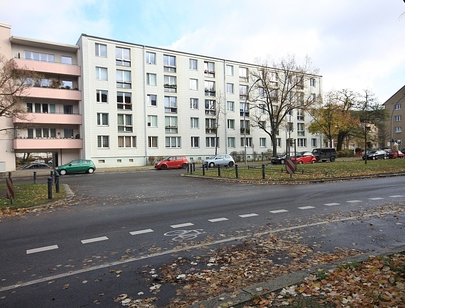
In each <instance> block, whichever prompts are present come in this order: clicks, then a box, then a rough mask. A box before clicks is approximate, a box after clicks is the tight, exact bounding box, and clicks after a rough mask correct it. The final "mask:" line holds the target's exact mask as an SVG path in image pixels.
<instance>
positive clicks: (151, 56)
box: [146, 51, 156, 64]
mask: <svg viewBox="0 0 462 308" xmlns="http://www.w3.org/2000/svg"><path fill="white" fill-rule="evenodd" d="M146 64H156V53H155V52H150V51H146Z"/></svg>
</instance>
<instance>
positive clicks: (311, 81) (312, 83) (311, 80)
mask: <svg viewBox="0 0 462 308" xmlns="http://www.w3.org/2000/svg"><path fill="white" fill-rule="evenodd" d="M310 86H311V87H316V79H314V78H310Z"/></svg>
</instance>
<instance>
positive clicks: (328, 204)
mask: <svg viewBox="0 0 462 308" xmlns="http://www.w3.org/2000/svg"><path fill="white" fill-rule="evenodd" d="M324 205H326V206H333V205H340V203H337V202H332V203H324Z"/></svg>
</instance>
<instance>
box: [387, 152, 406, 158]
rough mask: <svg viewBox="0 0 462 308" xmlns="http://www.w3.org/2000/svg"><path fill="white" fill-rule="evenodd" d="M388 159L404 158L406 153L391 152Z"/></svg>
mask: <svg viewBox="0 0 462 308" xmlns="http://www.w3.org/2000/svg"><path fill="white" fill-rule="evenodd" d="M388 158H404V153H403V152H401V151H400V150H396V151H391V152H390V153H389V154H388Z"/></svg>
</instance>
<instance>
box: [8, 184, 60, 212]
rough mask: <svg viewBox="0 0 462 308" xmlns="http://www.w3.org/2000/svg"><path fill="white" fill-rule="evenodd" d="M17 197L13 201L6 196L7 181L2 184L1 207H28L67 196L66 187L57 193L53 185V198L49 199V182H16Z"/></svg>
mask: <svg viewBox="0 0 462 308" xmlns="http://www.w3.org/2000/svg"><path fill="white" fill-rule="evenodd" d="M13 186H14V192H15V198H14V200H13V202H11V201H10V199H7V198H6V183H1V184H0V192H1V194H2V196H1V198H0V209H6V208H9V209H18V208H28V207H33V206H37V205H43V204H47V203H50V202H52V201H56V200H61V199H63V198H64V197H65V196H66V192H65V191H64V187H61V189H60V192H59V193H56V191H55V187H54V186H53V193H52V199H51V200H50V199H48V184H14V185H13Z"/></svg>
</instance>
